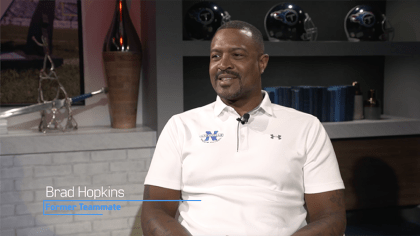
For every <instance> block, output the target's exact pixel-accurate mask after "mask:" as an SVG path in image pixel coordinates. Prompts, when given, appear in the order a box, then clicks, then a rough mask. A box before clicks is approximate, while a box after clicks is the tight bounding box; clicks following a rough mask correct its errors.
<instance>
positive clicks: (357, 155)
mask: <svg viewBox="0 0 420 236" xmlns="http://www.w3.org/2000/svg"><path fill="white" fill-rule="evenodd" d="M332 144H333V146H334V150H335V153H336V155H337V159H338V163H339V166H340V170H341V176H342V177H343V180H344V184H345V186H346V190H345V194H346V208H347V210H352V209H366V208H372V207H385V206H406V205H417V204H420V136H418V135H416V136H402V137H396V136H394V137H383V138H363V139H346V140H332Z"/></svg>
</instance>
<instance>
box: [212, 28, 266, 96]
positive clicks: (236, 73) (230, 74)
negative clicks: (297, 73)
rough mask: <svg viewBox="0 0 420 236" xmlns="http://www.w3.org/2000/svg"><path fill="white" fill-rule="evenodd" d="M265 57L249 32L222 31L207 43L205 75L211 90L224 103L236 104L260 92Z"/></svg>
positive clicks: (238, 30) (236, 30)
mask: <svg viewBox="0 0 420 236" xmlns="http://www.w3.org/2000/svg"><path fill="white" fill-rule="evenodd" d="M267 62H268V55H262V53H261V52H260V51H259V50H258V47H257V44H256V43H255V42H254V40H253V39H252V37H251V32H250V31H247V30H241V29H222V30H220V31H218V32H217V34H216V35H215V36H214V38H213V40H212V42H211V49H210V67H209V74H210V80H211V84H212V86H213V89H214V90H215V91H216V93H217V95H219V96H220V98H222V100H224V101H226V100H229V101H237V100H240V99H247V98H249V97H253V96H259V94H260V93H261V74H262V73H263V71H264V69H265V67H266V66H267Z"/></svg>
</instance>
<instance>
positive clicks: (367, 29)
mask: <svg viewBox="0 0 420 236" xmlns="http://www.w3.org/2000/svg"><path fill="white" fill-rule="evenodd" d="M344 30H345V31H346V35H347V39H348V40H349V41H352V42H359V41H389V40H392V38H393V36H394V29H393V28H392V26H391V24H390V23H389V21H388V20H387V19H386V16H385V15H384V14H382V13H381V12H380V11H379V10H377V9H375V8H373V7H371V6H367V5H358V6H355V7H353V8H352V9H351V10H350V11H349V12H348V13H347V16H346V18H345V19H344Z"/></svg>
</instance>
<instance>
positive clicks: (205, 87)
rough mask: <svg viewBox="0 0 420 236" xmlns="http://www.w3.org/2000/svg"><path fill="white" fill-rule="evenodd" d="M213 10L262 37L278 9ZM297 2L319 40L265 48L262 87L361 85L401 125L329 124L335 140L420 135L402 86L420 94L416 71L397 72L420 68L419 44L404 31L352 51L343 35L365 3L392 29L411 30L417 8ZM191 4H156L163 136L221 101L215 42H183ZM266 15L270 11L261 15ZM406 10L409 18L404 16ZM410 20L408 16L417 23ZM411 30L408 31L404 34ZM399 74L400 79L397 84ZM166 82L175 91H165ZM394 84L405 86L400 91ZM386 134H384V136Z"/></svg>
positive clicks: (231, 4)
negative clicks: (184, 117)
mask: <svg viewBox="0 0 420 236" xmlns="http://www.w3.org/2000/svg"><path fill="white" fill-rule="evenodd" d="M214 2H215V3H216V4H220V6H222V7H223V8H224V10H226V11H228V12H229V14H230V15H231V16H232V19H233V20H244V21H247V22H249V23H251V24H253V25H255V26H256V27H257V28H259V29H260V30H261V31H262V33H263V35H264V37H265V31H264V29H263V19H264V16H265V14H266V12H267V11H268V9H269V7H270V6H273V5H274V4H276V3H278V2H276V1H258V4H256V3H255V1H241V2H240V4H238V1H234V0H231V1H219V2H218V1H214ZM295 2H296V4H298V5H300V6H301V7H302V8H304V9H306V11H307V12H309V13H310V16H311V18H312V20H314V22H315V24H316V26H317V27H318V29H319V33H320V34H319V36H318V40H317V41H315V42H268V41H265V51H266V52H267V53H268V54H269V55H270V61H269V65H268V68H267V70H266V72H265V73H264V75H263V87H265V86H273V85H285V86H287V85H302V84H306V85H323V86H326V85H327V86H328V85H335V84H351V82H352V81H355V80H357V81H359V82H360V83H361V86H362V89H363V92H364V95H365V96H366V93H367V90H368V89H369V88H375V89H377V91H378V98H379V99H380V101H382V102H383V116H384V117H388V118H389V117H402V118H391V119H387V120H386V121H385V120H380V121H352V122H340V123H331V122H328V123H324V126H325V128H326V129H327V131H328V132H329V134H330V136H331V138H332V139H343V138H359V137H360V138H361V137H379V136H394V135H419V134H420V123H419V121H420V115H419V113H418V112H417V110H420V105H419V104H418V103H416V102H414V100H415V99H417V100H420V95H416V93H413V92H409V93H407V92H406V91H405V90H404V84H406V85H407V86H409V85H412V84H413V83H414V85H416V86H420V80H418V78H419V76H420V73H417V71H418V69H417V67H418V66H413V65H407V66H405V67H402V68H399V67H398V66H396V65H397V64H398V63H400V62H401V61H416V62H419V63H420V39H419V38H415V39H414V40H413V37H411V36H410V37H406V35H408V34H410V33H408V34H407V33H406V32H403V31H399V28H397V29H396V36H397V37H395V38H394V41H392V42H358V43H354V42H348V41H347V39H346V38H345V34H344V30H343V19H344V16H345V15H346V13H347V12H348V11H349V10H350V9H351V8H352V7H353V6H355V5H358V4H362V3H370V4H373V5H376V6H377V7H378V8H380V10H381V11H383V12H385V13H386V15H387V17H388V19H389V20H390V21H391V22H392V23H393V25H394V27H398V26H401V25H402V24H407V21H408V19H417V18H418V17H417V18H416V15H415V12H416V10H415V9H417V8H420V6H419V3H416V2H408V3H407V2H404V3H403V2H402V1H386V2H385V1H381V2H378V1H367V2H366V1H346V0H337V1H294V3H295ZM193 4H194V2H193V1H164V2H157V3H156V14H157V15H158V17H157V18H156V28H157V29H160V30H158V31H157V35H156V41H157V42H156V44H157V47H156V50H157V52H156V53H157V60H156V65H157V81H156V82H157V100H158V101H157V104H158V106H157V110H158V111H157V118H158V124H157V131H158V133H160V131H161V130H162V129H163V126H164V125H165V124H166V122H167V120H168V119H169V118H170V117H171V116H172V115H173V114H177V113H180V112H183V111H185V110H188V109H191V108H193V107H197V106H201V105H205V104H207V103H209V102H212V101H214V98H215V96H216V95H215V93H214V92H212V88H211V85H210V83H209V79H208V56H209V50H210V41H192V40H184V39H183V37H181V34H180V33H181V32H183V27H182V19H183V14H184V13H185V11H186V10H187V9H188V8H189V7H190V6H192V5H193ZM265 8H267V9H266V10H264V9H265ZM329 8H331V9H332V10H334V14H327V15H326V14H325V12H327V11H328V10H331V9H329ZM404 9H410V11H403V10H404ZM329 12H331V11H329ZM407 14H411V15H412V16H413V17H414V18H413V17H409V16H408V15H407ZM403 16H404V17H403ZM410 27H411V28H410V29H411V30H414V31H415V32H417V34H419V32H420V27H419V25H410ZM406 29H407V27H406V28H404V29H403V30H406ZM341 31H342V32H341ZM411 35H412V34H411ZM184 36H185V35H184ZM184 38H185V37H184ZM406 64H410V63H406ZM411 64H413V63H411ZM389 68H392V69H389ZM270 70H271V71H270ZM413 71H414V72H413ZM397 74H399V75H401V77H400V76H398V77H396V75H397ZM416 78H417V80H416ZM169 81H170V82H171V83H168V82H169ZM396 81H398V82H396ZM399 81H401V83H402V84H400V82H399ZM413 81H414V82H413ZM395 83H398V84H399V85H400V86H395ZM394 101H401V102H403V103H408V104H407V105H406V106H400V107H403V108H404V109H403V110H401V109H396V108H395V106H396V105H395V104H396V102H394ZM189 103H191V104H189ZM390 104H391V105H390ZM401 122H402V123H401ZM399 127H410V128H409V129H404V128H401V129H400V128H399ZM352 130H353V131H352ZM356 130H359V132H356ZM384 130H387V131H386V132H383V131H384ZM402 130H405V131H402Z"/></svg>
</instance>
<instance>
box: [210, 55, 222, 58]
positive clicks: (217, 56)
mask: <svg viewBox="0 0 420 236" xmlns="http://www.w3.org/2000/svg"><path fill="white" fill-rule="evenodd" d="M219 57H220V56H219V55H212V56H211V58H219Z"/></svg>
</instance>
